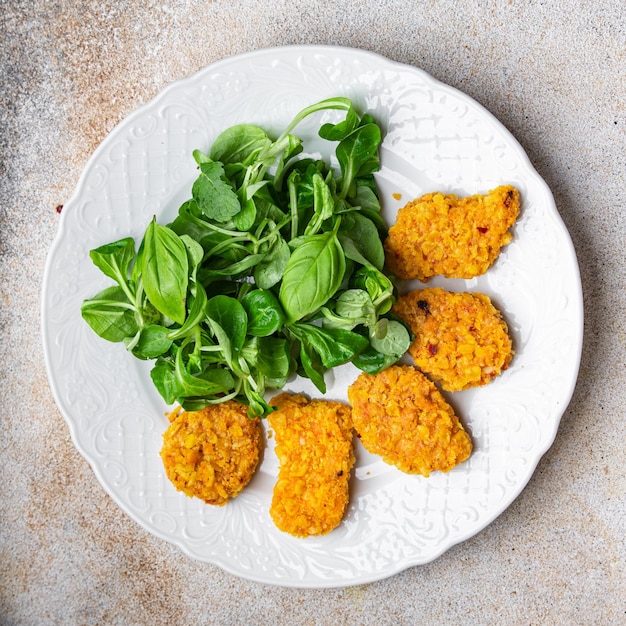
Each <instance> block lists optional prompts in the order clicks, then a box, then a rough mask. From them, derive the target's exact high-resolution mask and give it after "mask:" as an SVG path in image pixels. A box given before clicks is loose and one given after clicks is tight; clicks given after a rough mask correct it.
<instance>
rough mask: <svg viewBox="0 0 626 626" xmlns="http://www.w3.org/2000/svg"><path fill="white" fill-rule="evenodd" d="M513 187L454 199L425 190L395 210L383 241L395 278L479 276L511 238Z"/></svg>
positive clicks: (515, 207) (515, 200)
mask: <svg viewBox="0 0 626 626" xmlns="http://www.w3.org/2000/svg"><path fill="white" fill-rule="evenodd" d="M519 209H520V197H519V192H518V191H517V189H515V188H514V187H511V186H501V187H497V188H496V189H493V190H492V191H490V192H489V193H488V194H485V195H483V194H477V195H473V196H468V197H466V198H459V197H458V196H455V195H453V194H449V195H446V194H443V193H429V194H426V195H424V196H422V197H421V198H417V199H416V200H413V201H411V202H409V203H408V204H407V205H406V206H404V207H403V208H402V209H400V210H399V211H398V216H397V218H396V222H395V224H394V225H393V226H392V227H391V228H390V229H389V235H388V237H387V239H386V240H385V256H386V261H387V266H388V268H389V270H390V271H391V272H392V273H393V274H395V275H396V276H397V277H398V278H404V279H412V278H417V279H419V280H420V281H422V282H427V281H428V280H429V279H430V278H431V277H433V276H438V275H443V276H445V277H447V278H474V277H475V276H480V275H481V274H484V273H485V272H486V271H487V270H488V269H489V267H491V265H492V264H493V263H494V261H495V260H496V259H497V258H498V256H499V254H500V249H501V248H502V247H503V246H505V245H506V244H508V243H510V242H511V239H512V235H511V232H510V230H509V229H510V228H511V227H512V226H513V224H515V220H516V219H517V216H518V215H519Z"/></svg>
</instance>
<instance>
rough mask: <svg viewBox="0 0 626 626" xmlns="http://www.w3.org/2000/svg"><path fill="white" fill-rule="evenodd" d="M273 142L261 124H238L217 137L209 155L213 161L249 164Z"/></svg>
mask: <svg viewBox="0 0 626 626" xmlns="http://www.w3.org/2000/svg"><path fill="white" fill-rule="evenodd" d="M271 143H272V142H271V140H270V138H269V137H268V136H267V133H266V132H265V131H264V130H263V129H262V128H260V127H259V126H255V125H253V124H237V125H235V126H231V127H230V128H227V129H226V130H224V131H223V132H221V133H220V134H219V135H218V136H217V137H216V138H215V141H214V142H213V143H212V144H211V150H210V152H209V156H210V158H211V159H212V160H213V161H221V162H222V163H242V164H244V165H248V164H249V163H250V162H251V161H252V160H253V159H254V157H255V156H256V155H258V154H259V153H260V152H261V151H262V150H263V149H265V148H267V146H268V145H270V144H271Z"/></svg>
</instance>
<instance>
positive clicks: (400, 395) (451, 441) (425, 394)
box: [348, 365, 472, 476]
mask: <svg viewBox="0 0 626 626" xmlns="http://www.w3.org/2000/svg"><path fill="white" fill-rule="evenodd" d="M348 398H349V399H350V402H351V404H352V420H353V422H354V428H355V430H356V432H357V433H358V435H359V437H360V439H361V443H362V444H363V446H364V447H365V449H366V450H368V451H369V452H371V453H372V454H378V455H379V456H381V457H382V459H383V460H384V461H385V462H386V463H389V464H391V465H395V466H396V467H397V468H398V469H400V470H402V471H403V472H406V473H407V474H421V475H422V476H429V475H430V473H431V472H434V471H441V472H448V471H449V470H451V469H452V468H453V467H456V466H457V465H458V464H459V463H462V462H463V461H465V460H466V459H467V458H468V457H469V456H470V454H471V452H472V441H471V439H470V436H469V435H468V434H467V432H465V430H464V429H463V425H462V424H461V422H460V421H459V419H458V417H457V416H456V415H455V413H454V410H453V409H452V407H451V406H450V405H449V404H448V403H447V402H446V401H445V399H444V397H443V396H442V395H441V393H440V392H439V390H438V389H437V387H436V386H435V384H434V383H433V382H432V381H430V380H429V379H428V378H426V376H424V374H422V373H421V372H420V371H419V370H417V369H416V368H414V367H412V366H409V365H392V366H391V367H388V368H387V369H386V370H383V371H382V372H380V373H378V374H374V375H371V374H365V373H363V374H361V375H360V376H359V377H358V378H357V380H356V382H354V383H353V384H352V385H351V386H350V388H349V389H348Z"/></svg>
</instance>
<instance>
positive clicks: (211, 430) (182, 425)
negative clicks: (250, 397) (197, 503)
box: [161, 400, 262, 506]
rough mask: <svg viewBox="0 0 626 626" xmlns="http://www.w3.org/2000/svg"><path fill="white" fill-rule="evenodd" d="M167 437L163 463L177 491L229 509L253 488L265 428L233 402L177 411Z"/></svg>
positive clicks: (163, 449)
mask: <svg viewBox="0 0 626 626" xmlns="http://www.w3.org/2000/svg"><path fill="white" fill-rule="evenodd" d="M170 421H171V424H170V425H169V427H168V429H167V430H166V431H165V433H164V435H163V448H162V449H161V458H162V459H163V465H164V467H165V473H166V475H167V477H168V478H169V479H170V481H171V482H172V483H173V484H174V486H175V487H176V489H178V490H179V491H182V492H184V493H185V494H187V495H188V496H195V497H197V498H200V499H202V500H204V501H205V502H206V503H208V504H217V505H220V506H222V505H224V504H226V502H228V500H230V499H231V498H234V497H235V496H236V495H237V494H239V493H240V492H241V490H242V489H243V488H244V487H245V486H246V485H247V484H248V483H249V482H250V479H251V478H252V476H253V475H254V472H255V470H256V468H257V465H258V463H259V458H260V455H261V446H262V430H261V423H260V420H259V419H258V418H255V419H250V418H249V417H248V415H247V407H245V406H244V405H242V404H240V403H239V402H235V401H233V400H231V401H228V402H225V403H222V404H215V405H211V406H208V407H206V408H205V409H202V410H201V411H194V412H187V411H178V412H176V411H175V412H173V413H172V414H171V415H170Z"/></svg>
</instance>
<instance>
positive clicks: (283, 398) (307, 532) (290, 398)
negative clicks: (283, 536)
mask: <svg viewBox="0 0 626 626" xmlns="http://www.w3.org/2000/svg"><path fill="white" fill-rule="evenodd" d="M271 404H272V405H274V406H278V410H277V411H274V412H273V413H270V415H269V416H268V421H269V425H270V427H271V428H272V429H273V431H274V436H275V439H276V455H277V456H278V460H279V462H280V470H279V473H278V479H277V482H276V485H275V486H274V494H273V497H272V504H271V508H270V515H271V516H272V519H273V520H274V523H275V524H276V526H277V527H278V528H279V529H280V530H282V531H284V532H287V533H290V534H291V535H295V536H296V537H307V536H311V535H324V534H326V533H329V532H330V531H331V530H333V529H334V528H336V527H337V526H338V525H339V523H340V522H341V520H342V518H343V515H344V512H345V509H346V506H347V504H348V482H349V478H350V471H351V470H352V466H353V465H354V452H353V449H352V420H351V417H350V407H349V406H347V405H345V404H342V403H341V402H330V401H326V400H311V401H309V400H307V398H305V397H304V396H302V395H291V394H289V393H281V394H279V395H278V396H276V397H275V398H273V399H272V401H271Z"/></svg>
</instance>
